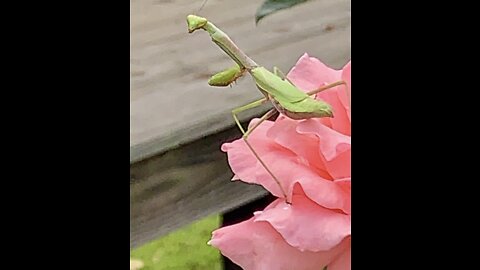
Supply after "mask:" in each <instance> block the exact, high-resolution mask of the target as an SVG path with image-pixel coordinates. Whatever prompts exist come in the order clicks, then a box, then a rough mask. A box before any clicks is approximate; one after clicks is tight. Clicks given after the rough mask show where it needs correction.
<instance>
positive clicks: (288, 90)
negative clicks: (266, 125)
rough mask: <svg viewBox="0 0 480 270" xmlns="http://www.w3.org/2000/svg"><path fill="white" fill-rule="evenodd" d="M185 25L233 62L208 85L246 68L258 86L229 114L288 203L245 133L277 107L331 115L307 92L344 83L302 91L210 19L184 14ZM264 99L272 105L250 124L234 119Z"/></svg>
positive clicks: (305, 115)
mask: <svg viewBox="0 0 480 270" xmlns="http://www.w3.org/2000/svg"><path fill="white" fill-rule="evenodd" d="M187 25H188V32H189V33H193V32H194V31H196V30H199V29H203V30H205V31H206V32H207V33H208V34H209V35H210V37H211V38H212V41H213V42H214V43H215V44H217V45H218V47H220V49H222V50H223V51H224V52H225V53H226V54H227V55H228V56H229V57H230V58H231V59H232V60H233V61H234V62H235V63H236V65H235V66H233V67H231V68H228V69H226V70H224V71H221V72H219V73H217V74H215V75H213V76H212V77H211V78H210V80H209V81H208V83H209V84H210V85H212V86H228V85H230V84H231V83H233V82H234V81H235V80H236V79H238V78H240V77H241V76H243V75H244V74H245V73H246V72H248V73H249V74H250V75H251V76H252V77H253V79H254V81H255V84H256V86H257V88H258V90H260V92H261V93H262V94H263V95H264V98H262V99H259V100H257V101H254V102H251V103H249V104H247V105H244V106H242V107H239V108H236V109H234V110H232V116H233V119H234V120H235V123H236V124H237V126H238V128H239V129H240V131H241V132H242V134H243V136H242V138H243V140H244V141H245V144H246V145H247V147H248V148H249V149H250V150H251V151H252V153H253V155H254V156H255V157H256V159H257V160H258V161H259V162H260V164H261V165H262V166H263V168H265V170H266V171H267V173H268V174H269V175H270V176H271V177H272V179H273V180H274V181H275V182H276V184H277V185H278V186H279V188H280V191H281V192H282V195H283V197H284V198H285V201H286V202H287V203H288V204H290V202H289V201H288V196H287V193H286V191H285V189H284V187H283V186H282V184H281V183H280V181H279V180H278V178H277V177H276V176H275V175H274V173H273V172H272V171H271V170H270V169H269V168H268V166H267V165H266V164H265V162H264V161H263V160H262V158H261V157H260V156H259V155H258V154H257V152H256V151H255V149H254V148H253V147H252V145H251V144H250V143H249V142H248V136H249V135H250V134H251V133H252V132H253V131H254V130H255V129H256V128H257V127H258V126H259V125H260V124H261V123H262V122H264V121H265V120H267V119H269V118H270V117H271V116H273V115H274V114H275V113H276V112H277V111H278V112H279V113H280V114H282V115H284V116H286V117H288V118H291V119H294V120H303V119H309V118H320V117H333V112H332V108H331V106H330V105H329V104H328V103H326V102H324V101H322V100H318V99H315V98H312V97H311V96H312V95H314V94H317V93H319V92H321V91H324V90H326V89H329V88H332V87H336V86H339V85H342V84H343V85H346V83H345V82H344V81H337V82H334V83H331V84H328V85H324V86H321V87H319V88H317V89H315V90H313V91H310V92H308V93H305V92H303V91H302V90H300V89H299V88H297V87H296V86H295V85H294V84H293V83H292V82H291V81H290V80H289V79H288V78H287V77H286V76H285V75H284V74H283V73H282V72H281V71H280V70H279V69H278V68H276V67H274V68H273V73H272V72H270V71H268V70H267V69H266V68H264V67H262V66H259V65H258V64H257V63H255V62H254V61H253V60H252V59H251V58H250V57H248V56H247V55H246V54H245V53H244V52H243V51H241V50H240V49H239V48H238V47H237V45H236V44H235V43H234V42H233V41H232V40H231V39H230V37H229V36H228V35H227V34H226V33H224V32H223V31H222V30H220V29H219V28H218V27H216V26H215V25H214V24H213V23H211V22H209V21H208V20H207V19H206V18H203V17H200V16H197V15H188V16H187ZM267 101H270V102H271V103H272V105H273V107H274V108H273V109H271V110H269V111H268V112H267V113H265V114H264V115H263V116H262V117H260V119H259V120H258V121H257V122H256V123H255V124H254V125H253V126H251V127H250V128H248V129H247V131H245V130H244V129H243V127H242V125H241V123H240V121H239V120H238V117H237V115H238V114H239V113H241V112H243V111H246V110H249V109H253V108H255V107H258V106H260V105H262V104H264V103H265V102H267Z"/></svg>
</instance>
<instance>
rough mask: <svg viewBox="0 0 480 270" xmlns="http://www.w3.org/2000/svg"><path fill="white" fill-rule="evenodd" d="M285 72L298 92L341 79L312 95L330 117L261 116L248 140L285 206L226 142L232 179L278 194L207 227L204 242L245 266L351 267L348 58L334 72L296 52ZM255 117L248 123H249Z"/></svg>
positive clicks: (246, 152)
mask: <svg viewBox="0 0 480 270" xmlns="http://www.w3.org/2000/svg"><path fill="white" fill-rule="evenodd" d="M287 77H288V78H289V79H290V80H291V81H292V82H293V83H294V84H295V85H296V86H297V87H298V88H300V89H302V90H303V91H305V92H308V91H311V90H314V89H317V88H318V87H320V86H323V85H326V84H329V83H333V82H336V81H339V80H343V81H345V82H346V83H347V86H348V87H347V86H345V85H340V86H337V87H334V88H330V89H328V90H324V91H322V92H320V93H318V94H317V95H316V98H317V99H322V100H324V101H326V102H327V103H329V104H330V105H331V106H332V109H333V113H334V117H333V118H316V119H308V120H300V121H299V120H292V119H289V118H287V117H285V116H282V115H280V116H279V117H278V118H277V120H276V121H274V122H273V121H265V122H264V123H262V124H261V125H260V126H259V127H258V128H257V129H255V131H254V132H253V133H252V134H251V135H250V136H249V139H248V140H249V142H250V143H251V145H252V146H253V148H254V149H255V150H256V151H257V153H258V154H259V155H260V157H261V158H262V159H263V160H264V161H265V163H266V164H267V166H268V167H269V168H270V170H271V171H272V172H273V173H274V174H275V176H276V177H277V178H278V179H279V181H280V182H281V183H282V186H283V187H284V189H286V192H287V196H288V197H289V198H288V199H289V201H290V202H291V204H287V203H286V202H285V199H284V198H283V195H282V192H281V190H280V188H279V187H278V185H277V184H276V183H275V181H274V180H273V179H272V177H271V176H270V175H269V174H268V173H267V171H266V170H265V169H264V168H263V167H262V165H261V164H260V162H258V160H257V159H256V158H255V156H254V155H253V154H252V152H251V151H250V149H248V147H247V145H246V144H245V142H244V141H243V140H242V139H238V140H236V141H234V142H232V143H226V144H224V145H223V146H222V150H223V151H225V152H227V154H228V161H229V164H230V166H231V168H232V171H233V172H234V174H235V176H234V178H233V179H232V180H241V181H244V182H246V183H252V184H259V185H262V186H263V187H264V188H265V189H267V190H268V191H270V192H271V193H272V194H273V195H275V196H276V197H278V199H277V200H275V201H274V202H272V203H271V204H270V205H269V206H267V207H266V208H265V209H264V210H263V211H259V212H256V213H254V216H253V217H252V218H250V219H249V220H247V221H244V222H241V223H238V224H235V225H232V226H227V227H223V228H220V229H218V230H216V231H214V232H213V235H212V239H211V240H210V242H209V244H211V245H212V246H214V247H216V248H218V249H219V250H220V251H221V252H222V254H223V255H224V256H226V257H228V258H229V259H231V260H232V261H233V262H235V263H236V264H238V265H240V266H241V267H242V268H243V269H245V270H271V269H276V270H282V269H285V270H287V269H288V270H293V269H294V270H310V269H311V270H321V269H323V267H325V266H327V267H328V270H347V269H350V268H351V266H350V261H351V259H350V250H351V248H350V241H351V240H350V238H351V236H350V235H351V216H350V214H351V209H350V208H351V200H350V194H351V188H350V183H351V181H350V180H351V177H350V176H351V173H350V172H351V168H350V164H351V162H350V156H351V151H350V146H351V142H350V141H351V135H350V129H351V125H350V118H351V113H350V89H351V83H350V62H349V63H348V64H347V65H346V66H345V67H344V68H343V69H342V70H334V69H331V68H329V67H327V66H326V65H324V64H323V63H322V62H320V61H319V60H318V59H316V58H313V57H309V56H308V55H307V54H305V55H303V56H302V57H301V58H300V59H299V60H298V62H297V63H296V65H295V66H294V67H293V68H292V69H291V70H290V72H289V73H288V75H287ZM256 121H258V119H254V120H252V121H251V123H250V126H252V125H254V124H255V123H256Z"/></svg>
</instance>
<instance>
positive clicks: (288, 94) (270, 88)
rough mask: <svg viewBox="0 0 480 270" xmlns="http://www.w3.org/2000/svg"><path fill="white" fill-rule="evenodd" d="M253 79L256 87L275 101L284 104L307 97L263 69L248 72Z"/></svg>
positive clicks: (258, 68)
mask: <svg viewBox="0 0 480 270" xmlns="http://www.w3.org/2000/svg"><path fill="white" fill-rule="evenodd" d="M250 73H251V74H252V76H253V78H254V79H255V83H256V84H257V86H258V87H259V88H260V89H261V90H263V91H265V92H267V93H269V94H270V95H272V96H273V97H274V98H275V99H281V100H282V101H286V102H291V103H293V102H299V101H301V100H304V99H305V98H307V97H308V95H307V94H306V93H304V92H303V91H301V90H300V89H298V88H296V87H295V86H293V85H292V84H290V83H289V82H288V81H284V80H282V79H281V78H280V77H278V76H277V75H275V74H273V73H272V72H270V71H268V70H267V69H266V68H264V67H257V68H254V69H252V70H251V72H250Z"/></svg>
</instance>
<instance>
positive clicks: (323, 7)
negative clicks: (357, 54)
mask: <svg viewBox="0 0 480 270" xmlns="http://www.w3.org/2000/svg"><path fill="white" fill-rule="evenodd" d="M199 3H201V1H180V0H177V1H158V0H157V1H146V0H143V1H138V0H137V1H132V4H131V117H130V119H131V121H130V122H131V129H130V146H131V150H132V151H131V157H130V158H131V162H134V161H138V160H142V159H144V158H147V157H149V156H153V155H155V154H156V153H159V152H164V151H166V150H168V149H172V148H175V147H178V146H179V145H181V144H183V143H186V142H189V141H193V140H195V139H198V138H201V137H202V136H205V135H208V134H213V133H215V132H217V131H218V130H222V129H223V128H224V127H225V126H228V125H230V124H231V117H230V111H231V110H232V109H233V108H235V107H239V106H241V105H244V104H246V103H248V102H251V101H253V100H255V99H257V98H259V97H261V96H260V93H259V92H258V91H257V90H256V88H255V86H254V83H253V81H252V80H251V79H250V78H249V77H246V78H244V79H241V80H239V82H238V84H237V85H236V86H234V87H233V88H215V87H210V86H208V84H207V79H208V77H209V76H210V75H211V74H213V73H215V72H217V71H219V70H221V69H223V68H225V67H228V66H230V65H231V64H232V61H231V60H230V59H229V58H228V57H227V56H226V55H225V54H224V53H223V52H222V51H221V50H220V49H219V48H217V47H216V46H215V45H214V44H213V43H212V42H211V40H210V38H209V37H208V35H207V34H206V33H203V32H195V33H193V34H188V33H187V27H186V22H185V18H186V15H187V14H189V13H191V12H193V11H195V10H196V9H198V7H199V5H200V4H199ZM258 5H259V2H258V1H256V0H248V1H233V0H228V1H227V0H225V1H218V0H217V1H215V0H209V2H208V3H207V5H206V6H205V8H204V9H203V10H202V12H201V15H202V16H205V17H207V18H209V19H210V20H211V21H212V22H214V23H215V24H217V25H218V26H219V27H221V28H222V29H224V30H225V31H226V32H227V33H228V34H229V35H230V36H231V37H232V39H233V40H234V41H235V42H236V43H237V44H238V45H239V46H240V48H241V49H243V50H244V51H245V52H246V53H247V54H249V55H250V56H251V57H252V58H253V59H254V60H255V61H256V62H257V63H259V64H262V65H264V66H266V67H267V68H271V67H273V65H276V66H278V67H280V68H281V69H282V70H284V71H288V70H289V69H290V68H291V67H292V66H293V65H294V64H295V62H296V61H297V60H298V58H299V57H300V56H301V55H302V54H304V53H305V52H308V53H309V54H310V55H312V56H316V57H318V58H320V59H322V61H324V62H325V63H327V64H329V65H331V66H332V67H334V68H340V67H342V66H343V65H344V64H345V63H346V62H347V61H348V60H349V58H350V1H349V0H321V1H311V2H309V3H305V4H302V5H299V6H297V7H295V8H292V9H290V10H288V11H281V12H279V13H277V14H275V15H272V16H271V17H269V18H267V19H265V20H264V21H262V22H261V23H260V24H259V25H258V27H255V23H254V14H255V10H256V8H257V7H258ZM257 113H258V112H257ZM251 117H252V114H248V113H247V114H245V116H244V117H243V118H242V119H248V118H251ZM213 120H214V121H213ZM212 122H213V123H215V124H214V125H212ZM192 127H196V129H195V131H194V132H193V131H192Z"/></svg>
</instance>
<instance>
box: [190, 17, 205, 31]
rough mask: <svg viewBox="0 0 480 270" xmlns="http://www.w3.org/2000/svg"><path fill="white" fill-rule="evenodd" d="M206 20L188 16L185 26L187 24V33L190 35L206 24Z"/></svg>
mask: <svg viewBox="0 0 480 270" xmlns="http://www.w3.org/2000/svg"><path fill="white" fill-rule="evenodd" d="M207 22H208V21H207V19H205V18H203V17H199V16H197V15H188V16H187V24H188V32H189V33H192V32H193V31H195V30H198V29H200V28H202V27H204V26H205V24H207Z"/></svg>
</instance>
